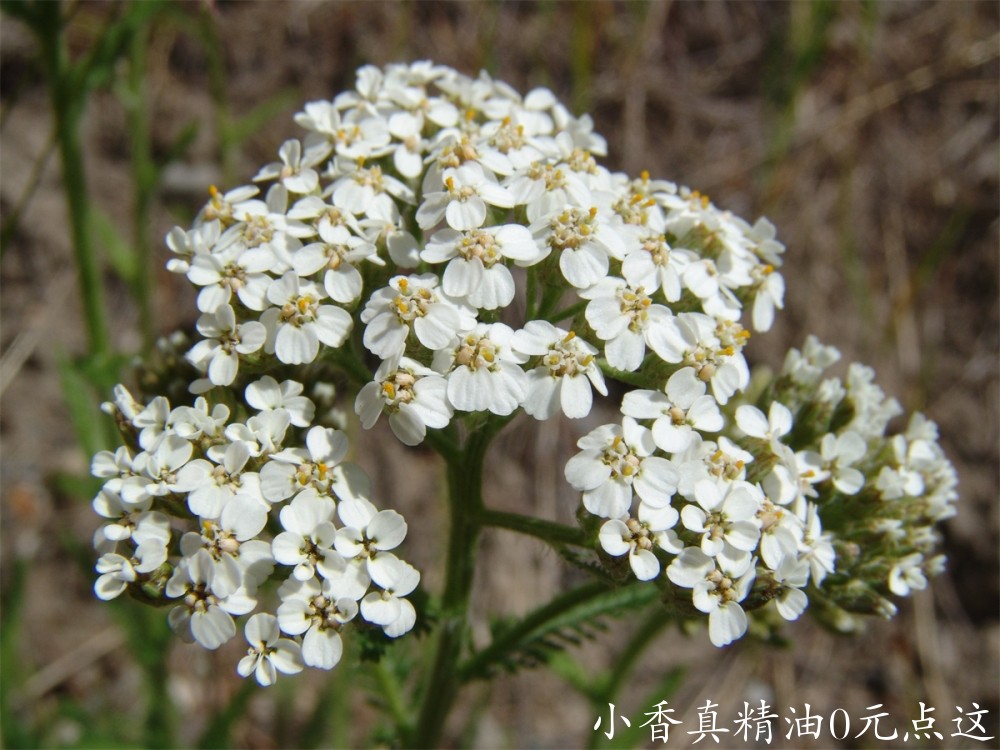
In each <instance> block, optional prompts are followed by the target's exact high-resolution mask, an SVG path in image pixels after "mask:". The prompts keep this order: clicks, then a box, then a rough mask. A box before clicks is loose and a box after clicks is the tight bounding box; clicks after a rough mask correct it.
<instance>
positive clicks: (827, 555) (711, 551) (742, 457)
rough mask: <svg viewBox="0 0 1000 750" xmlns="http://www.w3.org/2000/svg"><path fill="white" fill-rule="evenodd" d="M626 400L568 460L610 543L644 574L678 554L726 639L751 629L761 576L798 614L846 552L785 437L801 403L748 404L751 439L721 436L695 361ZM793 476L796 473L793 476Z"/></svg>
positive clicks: (716, 636)
mask: <svg viewBox="0 0 1000 750" xmlns="http://www.w3.org/2000/svg"><path fill="white" fill-rule="evenodd" d="M621 410H622V412H623V414H624V415H625V416H624V418H623V420H622V423H621V425H620V426H619V425H604V426H602V427H598V428H597V429H595V430H593V431H592V432H591V433H590V434H589V435H586V436H585V437H583V438H582V439H581V440H580V441H579V443H578V445H579V447H580V448H581V449H582V450H581V451H580V453H578V454H577V455H576V456H574V457H573V458H572V459H570V461H569V463H568V464H567V465H566V479H567V481H569V483H570V484H571V485H573V487H574V488H576V489H578V490H580V491H581V492H582V493H583V505H584V508H585V509H586V510H587V511H588V512H589V513H590V514H592V515H594V516H598V517H600V518H604V519H608V520H606V521H605V522H604V523H603V525H602V526H601V527H600V532H599V540H600V545H601V547H602V548H603V550H604V552H606V553H607V554H608V555H610V556H613V557H621V556H624V555H628V561H629V564H630V566H631V570H632V572H633V573H634V574H635V576H636V577H637V578H639V579H640V580H644V581H647V580H652V579H654V578H656V577H657V576H659V575H660V572H661V564H660V557H662V556H663V555H664V554H667V555H669V556H670V557H671V562H670V563H669V565H668V567H667V568H666V577H667V578H668V579H669V581H670V582H672V583H673V584H675V585H676V586H679V587H682V588H688V589H691V590H692V597H693V603H694V606H695V607H696V608H697V609H698V610H700V611H701V612H704V613H706V614H708V620H709V636H710V637H711V640H712V643H714V644H715V645H717V646H724V645H726V644H728V643H731V642H732V641H733V640H735V639H737V638H739V637H740V636H742V635H743V634H744V633H745V632H746V630H747V616H746V613H745V611H744V608H743V606H742V604H741V603H742V602H744V600H746V599H747V597H748V596H749V595H750V591H751V587H752V586H753V584H754V582H755V580H758V579H760V580H761V581H764V580H766V581H767V584H768V594H767V596H768V598H769V599H773V600H774V602H775V606H776V609H777V611H778V612H779V613H780V615H781V616H782V617H783V618H785V619H786V620H794V619H797V618H798V616H799V615H800V614H801V613H802V612H803V611H804V610H805V608H806V605H807V604H808V600H807V597H806V594H805V593H804V591H803V589H804V588H805V587H806V586H807V584H808V583H809V581H810V580H812V581H813V583H815V584H816V585H819V584H820V583H822V581H823V579H824V578H825V577H826V575H827V574H828V573H832V572H833V570H834V560H835V557H836V555H835V552H834V548H833V546H832V544H831V539H830V537H829V535H828V534H825V533H824V532H823V530H822V526H821V523H820V517H819V514H818V513H817V508H816V506H815V505H814V504H813V503H812V502H810V500H809V499H808V495H809V493H808V491H807V490H806V489H805V487H804V486H803V485H804V483H803V482H799V481H798V480H799V477H800V472H799V469H798V465H797V463H796V461H797V459H796V454H795V453H793V452H792V450H791V449H790V448H789V447H788V446H787V445H785V444H784V443H782V438H783V437H784V436H785V435H787V434H788V433H789V432H790V430H791V428H792V414H791V412H790V411H789V410H788V409H787V408H786V407H785V406H783V405H781V404H780V403H777V402H774V403H772V404H771V406H770V409H769V413H768V414H767V415H765V414H764V413H763V412H761V411H760V410H759V409H757V408H756V407H754V406H750V405H742V406H740V407H738V408H737V409H736V424H737V427H738V430H739V433H740V434H741V435H743V436H745V437H744V438H743V439H742V440H741V442H742V443H744V446H743V447H741V445H740V444H738V443H737V442H734V441H733V440H730V439H729V438H727V437H724V436H718V437H716V438H715V439H709V437H708V436H709V435H713V434H716V433H718V432H720V431H721V430H722V429H723V427H724V425H725V420H724V417H723V415H722V412H721V411H720V409H719V402H718V396H717V395H716V396H712V395H709V393H708V388H707V386H706V384H705V382H704V381H703V380H702V379H700V378H699V376H698V372H697V370H696V369H695V368H693V367H683V368H681V369H680V370H677V371H676V372H675V373H674V374H673V375H671V376H670V378H669V379H668V380H667V382H666V384H665V386H664V387H663V388H662V389H661V390H634V391H631V392H629V393H627V394H626V395H625V398H624V400H623V402H622V407H621ZM644 423H645V424H644ZM645 425H648V426H645ZM761 464H763V465H767V466H769V467H771V468H770V469H768V470H766V471H767V473H766V475H763V476H762V474H763V472H762V471H760V470H756V471H755V468H756V466H757V465H761ZM789 467H790V468H789ZM782 472H784V473H782ZM788 477H794V480H795V482H794V483H789V482H787V481H785V482H784V483H783V484H782V483H781V480H786V479H787V478H788ZM774 478H780V479H779V481H778V483H777V484H776V483H775V482H774V481H773V479H774ZM854 491H857V490H856V489H855V490H854ZM813 494H815V493H813Z"/></svg>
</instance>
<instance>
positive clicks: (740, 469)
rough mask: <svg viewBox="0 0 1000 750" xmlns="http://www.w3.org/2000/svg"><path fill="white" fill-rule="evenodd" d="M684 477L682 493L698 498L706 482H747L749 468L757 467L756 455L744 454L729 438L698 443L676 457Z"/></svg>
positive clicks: (679, 487) (678, 486)
mask: <svg viewBox="0 0 1000 750" xmlns="http://www.w3.org/2000/svg"><path fill="white" fill-rule="evenodd" d="M673 460H674V463H675V464H676V465H677V467H678V471H679V473H680V482H679V484H678V485H677V488H678V490H679V491H680V493H681V494H682V495H684V496H685V497H693V496H694V488H695V485H696V484H697V483H698V482H700V481H701V480H703V479H711V480H713V481H721V482H738V481H741V480H743V479H745V478H746V475H747V468H746V467H747V465H748V464H750V463H753V460H754V457H753V454H752V453H749V452H748V451H745V450H743V449H742V448H740V447H739V446H738V445H736V443H734V442H733V441H732V440H730V439H729V438H727V437H722V436H720V437H719V439H718V440H717V441H713V440H702V439H701V437H700V436H699V435H697V433H695V440H694V441H693V442H692V443H691V445H690V447H688V449H687V450H685V451H683V452H681V453H678V454H675V455H674V456H673Z"/></svg>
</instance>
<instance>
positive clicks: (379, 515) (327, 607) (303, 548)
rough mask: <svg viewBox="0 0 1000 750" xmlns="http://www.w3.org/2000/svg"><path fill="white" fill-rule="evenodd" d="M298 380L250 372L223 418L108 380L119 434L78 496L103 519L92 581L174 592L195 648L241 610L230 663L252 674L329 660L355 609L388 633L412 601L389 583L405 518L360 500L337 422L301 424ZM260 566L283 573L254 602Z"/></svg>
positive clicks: (215, 411) (222, 633)
mask: <svg viewBox="0 0 1000 750" xmlns="http://www.w3.org/2000/svg"><path fill="white" fill-rule="evenodd" d="M302 392H303V387H302V385H301V384H300V383H296V382H294V381H285V382H283V383H280V384H279V383H278V382H277V381H276V380H274V378H271V377H269V376H266V377H264V378H262V379H261V380H258V381H255V382H253V383H251V384H250V385H248V386H247V387H246V389H245V391H244V393H243V394H242V400H241V403H240V404H239V405H238V407H237V411H239V412H240V413H241V414H245V415H246V416H245V418H244V419H238V418H233V417H234V412H233V411H232V410H231V409H230V408H229V407H227V406H223V405H216V406H215V407H210V406H209V404H208V401H207V400H206V399H205V398H204V397H199V398H198V399H197V400H196V401H195V402H194V405H193V406H186V405H185V406H176V407H171V406H170V404H169V402H168V401H167V399H165V398H164V397H162V396H160V397H157V398H155V399H153V400H152V401H151V402H149V403H147V404H143V403H140V402H137V401H136V400H135V399H134V398H133V397H132V395H131V394H130V393H129V392H128V391H127V390H126V389H125V388H123V387H121V386H119V387H118V389H117V390H116V394H115V401H114V402H112V403H109V404H107V405H106V409H107V411H109V412H110V413H112V414H113V415H114V416H115V418H116V420H117V422H118V424H119V426H120V427H121V428H122V431H123V433H124V436H125V439H126V443H127V445H126V446H124V447H121V448H119V449H118V450H117V451H115V452H114V453H111V452H110V451H104V452H101V453H98V454H97V455H96V456H94V459H93V466H92V469H93V473H94V474H95V475H96V476H98V477H100V478H102V479H104V480H105V482H104V486H103V488H102V489H101V491H100V492H99V493H98V495H97V497H96V498H94V503H93V505H94V509H95V511H96V512H97V513H98V514H99V515H100V516H102V517H103V518H104V519H106V523H105V524H104V525H103V526H102V527H101V528H100V529H99V530H98V532H97V535H96V538H95V544H96V547H97V549H98V552H99V553H100V558H99V559H98V562H97V570H98V573H100V576H99V577H98V579H97V583H96V584H95V591H96V593H97V595H98V596H99V597H100V598H102V599H112V598H114V597H117V596H119V595H121V594H122V593H123V592H125V591H126V589H131V590H132V591H133V592H134V593H136V594H140V595H144V596H147V597H166V599H168V600H175V602H176V604H175V606H174V607H173V609H172V610H171V611H170V615H169V620H170V623H171V625H172V626H173V627H174V629H175V630H177V631H178V632H179V633H180V634H181V636H182V637H184V638H185V639H187V640H193V641H197V642H198V643H199V644H201V645H202V646H203V647H205V648H208V649H216V648H218V647H219V646H221V645H222V644H223V643H225V642H226V641H228V640H230V639H231V638H232V637H233V636H234V635H235V634H236V623H235V619H234V618H237V617H240V616H243V615H249V614H251V613H253V612H257V614H254V615H253V616H252V617H250V619H249V620H248V622H247V624H246V636H247V639H248V641H249V642H250V645H251V648H250V651H249V653H248V656H247V657H245V658H244V659H243V661H241V662H240V664H239V672H240V674H242V675H243V676H248V675H249V674H254V675H255V676H256V678H257V680H258V681H259V682H260V683H261V684H262V685H269V684H271V683H272V682H273V681H274V679H275V676H276V673H275V670H277V671H279V672H286V673H291V672H296V671H299V670H301V669H302V668H303V665H304V666H310V667H317V668H320V669H330V668H332V667H333V666H334V665H336V663H337V662H338V661H339V659H340V654H341V652H342V650H343V646H342V642H341V632H342V631H344V629H345V627H347V624H348V623H349V622H351V621H352V620H354V619H355V617H358V616H360V618H361V619H362V620H364V621H367V622H368V623H370V624H372V625H374V626H377V627H380V628H381V629H382V630H383V631H384V633H385V634H386V635H388V636H390V637H397V636H399V635H402V634H403V633H406V632H407V631H409V630H410V629H411V628H412V627H413V625H414V622H415V615H416V613H415V610H414V608H413V605H411V604H410V603H409V602H408V601H407V600H406V598H405V597H406V595H407V594H409V593H411V592H412V591H413V589H414V588H415V587H416V585H417V583H418V582H419V578H420V576H419V573H418V572H417V571H416V570H415V569H414V568H413V567H412V566H410V565H409V564H408V563H406V562H404V561H403V560H401V559H400V558H398V557H397V556H396V555H395V554H394V552H393V551H392V550H394V549H395V548H396V547H397V546H398V545H399V544H400V543H401V542H402V541H403V539H404V537H405V536H406V522H405V521H404V520H403V518H402V516H400V515H399V514H398V513H396V512H395V511H392V510H383V511H379V510H378V509H377V508H376V507H375V506H374V505H373V504H372V503H371V502H370V501H369V499H368V497H369V494H370V482H369V480H368V477H367V476H366V475H365V473H364V472H363V471H362V470H361V468H360V467H358V466H357V465H355V464H352V463H349V462H346V461H345V460H344V459H345V458H346V457H347V453H348V444H347V437H346V436H345V435H344V433H343V432H340V431H338V430H335V429H332V428H325V427H322V426H318V425H317V426H310V425H311V422H312V420H313V416H314V412H315V409H314V404H313V402H312V401H311V400H310V399H309V398H307V397H306V396H303V395H302ZM269 528H270V529H279V528H280V529H281V530H280V531H278V532H276V533H274V532H271V531H269V530H268V529H269ZM275 577H277V578H279V579H283V580H284V582H283V583H282V584H281V585H280V587H279V588H278V596H279V598H280V604H279V605H278V606H277V609H276V611H271V612H269V611H267V606H268V605H267V604H266V603H265V602H264V601H262V592H261V589H262V587H263V586H264V584H265V582H266V581H268V580H269V579H272V578H275ZM280 632H283V633H284V634H285V635H286V636H291V637H290V638H284V637H280Z"/></svg>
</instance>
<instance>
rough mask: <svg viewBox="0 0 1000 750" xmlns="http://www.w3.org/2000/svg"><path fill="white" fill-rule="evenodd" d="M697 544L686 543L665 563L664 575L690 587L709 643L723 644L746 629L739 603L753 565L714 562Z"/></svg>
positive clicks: (751, 575) (744, 596)
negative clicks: (705, 618)
mask: <svg viewBox="0 0 1000 750" xmlns="http://www.w3.org/2000/svg"><path fill="white" fill-rule="evenodd" d="M716 562H717V561H716V559H715V558H712V557H709V556H708V555H706V554H705V553H704V552H702V551H701V550H700V549H698V548H697V547H686V548H685V549H684V550H683V551H682V552H681V553H680V554H679V555H678V556H677V557H675V558H674V560H673V562H671V563H670V565H668V566H667V578H669V579H670V580H671V581H672V582H673V583H675V584H676V585H678V586H682V587H684V588H689V589H692V592H691V594H692V600H693V601H694V606H695V607H696V608H697V609H698V610H699V611H701V612H705V613H707V614H708V635H709V638H710V639H711V641H712V643H713V645H715V646H720V647H721V646H726V645H728V644H730V643H732V642H733V641H735V640H736V639H737V638H740V637H741V636H742V635H743V634H744V633H745V632H746V630H747V616H746V613H745V612H744V611H743V608H742V607H741V606H740V602H741V601H743V600H744V599H745V598H746V596H747V594H748V593H749V592H750V586H751V585H752V584H753V580H754V576H755V572H756V571H755V569H754V567H753V564H752V561H751V560H750V559H747V560H745V561H743V562H741V563H739V564H735V565H727V564H723V565H722V566H718V567H717V565H716Z"/></svg>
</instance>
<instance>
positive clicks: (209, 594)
mask: <svg viewBox="0 0 1000 750" xmlns="http://www.w3.org/2000/svg"><path fill="white" fill-rule="evenodd" d="M214 581H215V566H214V564H213V562H212V556H211V555H210V554H209V553H208V550H205V549H200V550H198V552H197V553H196V554H195V555H194V556H193V557H182V558H181V561H180V563H179V564H178V565H177V567H176V568H175V569H174V574H173V575H172V576H171V577H170V580H169V581H167V586H166V594H167V596H169V597H170V598H172V599H178V598H181V599H182V603H181V605H180V606H177V607H174V608H173V609H172V610H171V611H170V614H169V615H168V618H167V619H168V620H169V622H170V626H171V627H172V628H174V631H175V632H177V633H178V634H179V635H180V636H181V637H182V638H185V639H188V640H190V639H192V638H193V639H194V640H196V641H198V643H200V644H201V645H202V646H204V647H205V648H207V649H209V650H210V651H214V650H215V649H217V648H218V647H219V646H221V645H222V644H223V643H225V642H226V641H228V640H229V639H230V638H232V637H233V636H234V635H236V625H235V623H234V622H233V618H232V615H243V614H246V613H247V612H250V611H251V610H252V609H253V608H254V607H255V606H256V602H255V601H254V600H253V599H250V598H248V597H246V596H241V595H239V593H235V594H234V595H232V596H228V597H223V596H219V595H218V594H216V593H215V592H214V590H213V588H212V584H213V583H214Z"/></svg>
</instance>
